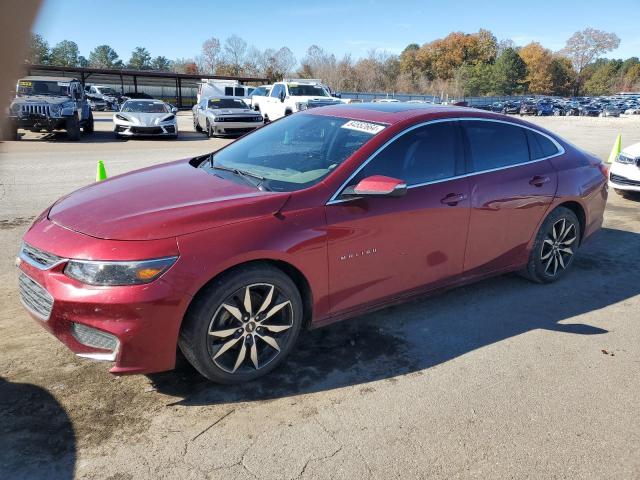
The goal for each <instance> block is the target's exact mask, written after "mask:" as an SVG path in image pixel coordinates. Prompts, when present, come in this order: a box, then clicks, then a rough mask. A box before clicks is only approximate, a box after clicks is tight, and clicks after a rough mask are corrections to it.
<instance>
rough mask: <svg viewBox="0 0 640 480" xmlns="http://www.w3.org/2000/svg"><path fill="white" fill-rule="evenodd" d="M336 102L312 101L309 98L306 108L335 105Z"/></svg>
mask: <svg viewBox="0 0 640 480" xmlns="http://www.w3.org/2000/svg"><path fill="white" fill-rule="evenodd" d="M337 103H338V102H324V101H321V100H320V101H318V100H316V101H313V100H309V101H308V102H307V108H317V107H326V106H329V105H336V104H337Z"/></svg>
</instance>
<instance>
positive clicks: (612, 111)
mask: <svg viewBox="0 0 640 480" xmlns="http://www.w3.org/2000/svg"><path fill="white" fill-rule="evenodd" d="M473 106H474V107H475V108H479V109H481V110H488V111H490V112H497V113H505V114H514V115H537V116H548V115H561V116H582V117H619V116H620V115H621V114H626V115H638V114H640V97H635V96H628V97H617V96H613V97H573V98H539V99H535V98H527V99H524V100H511V101H504V102H493V103H486V104H480V105H473Z"/></svg>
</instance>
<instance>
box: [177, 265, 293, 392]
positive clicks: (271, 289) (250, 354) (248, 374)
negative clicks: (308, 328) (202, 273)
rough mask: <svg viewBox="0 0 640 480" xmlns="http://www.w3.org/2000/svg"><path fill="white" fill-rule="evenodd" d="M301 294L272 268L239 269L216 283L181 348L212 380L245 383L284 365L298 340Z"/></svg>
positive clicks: (190, 318) (195, 310) (193, 312)
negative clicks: (281, 364) (282, 363)
mask: <svg viewBox="0 0 640 480" xmlns="http://www.w3.org/2000/svg"><path fill="white" fill-rule="evenodd" d="M302 319H303V310H302V299H301V297H300V292H299V291H298V289H297V288H296V286H295V284H294V283H293V281H292V280H291V278H289V277H288V276H287V275H286V274H285V273H284V272H282V271H281V270H278V269H276V268H273V267H270V266H268V265H253V266H248V267H241V268H238V269H236V270H234V271H232V272H230V273H228V274H225V275H223V276H221V277H220V278H219V279H217V280H216V281H214V282H213V283H212V284H211V285H210V286H209V287H208V288H207V289H206V290H205V291H204V292H203V293H202V294H201V295H200V296H199V297H198V298H197V299H196V301H195V303H194V305H193V306H192V307H191V308H190V309H189V312H188V313H187V315H186V317H185V320H184V324H183V327H182V330H181V332H180V339H179V346H180V350H181V351H182V352H183V353H184V356H185V357H186V358H187V360H188V361H189V362H190V363H191V364H192V365H193V366H194V367H195V368H196V369H197V370H198V371H199V372H200V373H201V374H202V375H204V376H205V377H207V378H208V379H209V380H212V381H214V382H219V383H228V384H233V383H242V382H247V381H250V380H254V379H256V378H259V377H261V376H263V375H265V374H267V373H268V372H270V371H271V370H273V369H274V368H276V366H277V365H279V364H280V363H281V362H282V361H283V360H284V359H285V357H286V356H287V355H288V354H289V352H290V351H291V350H292V349H293V346H294V344H295V342H296V340H297V338H298V335H299V333H300V329H301V327H302Z"/></svg>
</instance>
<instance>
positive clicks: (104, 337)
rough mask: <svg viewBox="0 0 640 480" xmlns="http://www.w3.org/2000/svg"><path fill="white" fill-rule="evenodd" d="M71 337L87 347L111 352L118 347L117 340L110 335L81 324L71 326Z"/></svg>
mask: <svg viewBox="0 0 640 480" xmlns="http://www.w3.org/2000/svg"><path fill="white" fill-rule="evenodd" d="M71 334H72V335H73V337H74V338H75V339H76V340H77V341H78V342H80V343H81V344H83V345H86V346H87V347H93V348H100V349H102V350H109V351H111V352H113V351H114V350H115V349H116V348H117V347H118V338H117V337H115V336H114V335H111V334H110V333H106V332H103V331H101V330H98V329H95V328H91V327H87V326H86V325H82V324H81V323H73V324H71Z"/></svg>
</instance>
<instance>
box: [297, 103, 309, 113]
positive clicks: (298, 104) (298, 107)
mask: <svg viewBox="0 0 640 480" xmlns="http://www.w3.org/2000/svg"><path fill="white" fill-rule="evenodd" d="M296 108H297V109H298V111H301V110H306V109H307V104H306V103H304V102H296Z"/></svg>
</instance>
